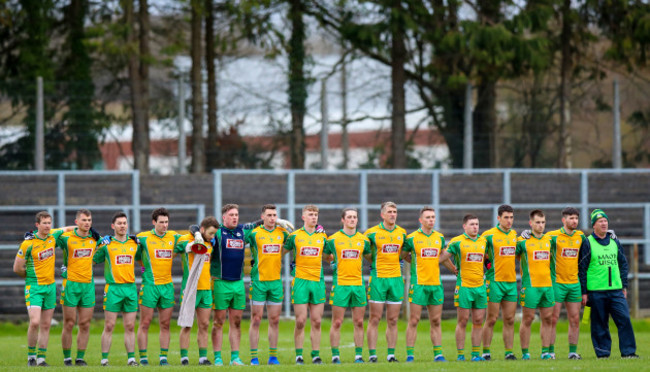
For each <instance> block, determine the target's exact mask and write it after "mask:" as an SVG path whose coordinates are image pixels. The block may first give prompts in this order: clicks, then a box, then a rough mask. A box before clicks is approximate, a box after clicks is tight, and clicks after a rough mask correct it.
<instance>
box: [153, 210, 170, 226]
mask: <svg viewBox="0 0 650 372" xmlns="http://www.w3.org/2000/svg"><path fill="white" fill-rule="evenodd" d="M160 216H165V217H167V218H169V211H167V208H163V207H160V208H156V209H154V210H153V212H151V220H152V221H156V222H158V217H160Z"/></svg>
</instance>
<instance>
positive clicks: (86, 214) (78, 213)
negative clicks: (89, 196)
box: [74, 209, 93, 218]
mask: <svg viewBox="0 0 650 372" xmlns="http://www.w3.org/2000/svg"><path fill="white" fill-rule="evenodd" d="M82 214H83V215H84V216H88V217H92V215H93V214H92V213H90V211H89V210H88V209H79V210H78V211H77V214H76V215H75V217H74V218H79V216H81V215H82Z"/></svg>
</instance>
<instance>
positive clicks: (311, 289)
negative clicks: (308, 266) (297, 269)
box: [291, 278, 325, 305]
mask: <svg viewBox="0 0 650 372" xmlns="http://www.w3.org/2000/svg"><path fill="white" fill-rule="evenodd" d="M291 303H292V304H295V305H303V304H314V305H318V304H323V303H325V282H324V281H323V280H320V281H317V282H315V281H313V280H306V279H300V278H293V281H292V282H291Z"/></svg>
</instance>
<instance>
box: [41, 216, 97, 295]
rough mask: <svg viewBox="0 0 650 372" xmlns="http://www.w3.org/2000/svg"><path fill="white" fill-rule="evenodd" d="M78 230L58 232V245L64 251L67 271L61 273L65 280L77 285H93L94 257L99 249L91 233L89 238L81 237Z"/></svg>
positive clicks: (64, 263) (64, 262)
mask: <svg viewBox="0 0 650 372" xmlns="http://www.w3.org/2000/svg"><path fill="white" fill-rule="evenodd" d="M77 230H78V229H77V228H76V227H75V228H74V230H72V231H68V232H62V231H60V232H56V233H54V234H52V236H56V237H57V238H56V242H57V243H56V245H57V246H58V247H59V248H61V249H63V265H65V266H66V267H67V270H66V271H64V272H62V273H61V276H62V277H63V278H64V279H68V280H71V281H73V282H77V283H91V282H92V281H93V255H94V254H95V249H96V248H97V240H95V239H94V238H93V237H92V236H91V235H90V232H89V233H88V234H89V235H88V236H80V235H79V234H78V233H77Z"/></svg>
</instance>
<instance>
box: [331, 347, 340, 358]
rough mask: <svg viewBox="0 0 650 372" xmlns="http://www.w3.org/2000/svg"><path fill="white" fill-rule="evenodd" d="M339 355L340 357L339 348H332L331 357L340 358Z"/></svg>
mask: <svg viewBox="0 0 650 372" xmlns="http://www.w3.org/2000/svg"><path fill="white" fill-rule="evenodd" d="M340 355H341V353H340V352H339V348H338V347H333V348H332V356H333V357H335V356H340Z"/></svg>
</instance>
